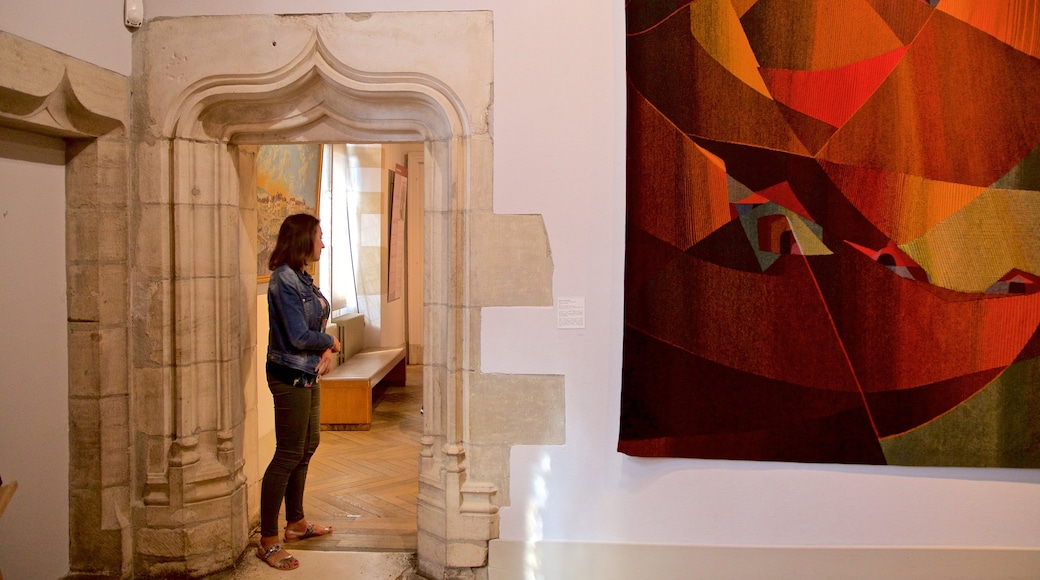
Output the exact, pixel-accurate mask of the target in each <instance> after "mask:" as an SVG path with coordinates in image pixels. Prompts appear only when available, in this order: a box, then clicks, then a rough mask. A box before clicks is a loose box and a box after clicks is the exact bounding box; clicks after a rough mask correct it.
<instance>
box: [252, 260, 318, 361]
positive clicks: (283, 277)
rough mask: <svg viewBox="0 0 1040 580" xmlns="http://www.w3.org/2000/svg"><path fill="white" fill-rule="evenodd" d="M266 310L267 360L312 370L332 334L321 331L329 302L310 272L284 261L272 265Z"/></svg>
mask: <svg viewBox="0 0 1040 580" xmlns="http://www.w3.org/2000/svg"><path fill="white" fill-rule="evenodd" d="M267 313H268V316H269V317H270V327H271V332H270V335H269V338H268V343H267V362H272V363H277V364H280V365H283V366H287V367H289V368H292V369H296V370H299V371H305V372H308V373H315V372H316V371H315V368H317V366H318V361H320V360H321V353H322V352H324V351H325V350H326V349H328V348H331V347H332V337H331V336H330V335H328V334H325V324H326V322H328V319H329V303H328V301H327V300H326V299H325V297H324V296H322V295H321V290H319V289H318V287H317V286H315V285H314V279H313V278H312V277H311V275H310V274H308V273H307V272H297V271H296V270H293V269H292V268H291V267H289V266H288V265H287V264H283V265H281V266H278V267H277V268H275V270H274V271H273V272H271V280H270V282H268V284H267Z"/></svg>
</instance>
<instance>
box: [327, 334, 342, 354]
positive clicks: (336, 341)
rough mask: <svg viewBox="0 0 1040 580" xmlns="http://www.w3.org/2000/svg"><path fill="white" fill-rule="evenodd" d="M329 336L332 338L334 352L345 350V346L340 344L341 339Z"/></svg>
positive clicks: (333, 335) (332, 335)
mask: <svg viewBox="0 0 1040 580" xmlns="http://www.w3.org/2000/svg"><path fill="white" fill-rule="evenodd" d="M329 336H331V337H332V352H333V353H337V352H339V351H341V350H343V345H342V344H340V342H339V337H337V336H336V335H335V334H330V335H329Z"/></svg>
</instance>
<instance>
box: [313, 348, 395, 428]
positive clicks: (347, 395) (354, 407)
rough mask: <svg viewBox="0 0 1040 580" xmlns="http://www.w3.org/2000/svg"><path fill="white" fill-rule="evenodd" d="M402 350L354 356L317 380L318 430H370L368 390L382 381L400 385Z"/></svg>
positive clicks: (363, 353) (377, 351)
mask: <svg viewBox="0 0 1040 580" xmlns="http://www.w3.org/2000/svg"><path fill="white" fill-rule="evenodd" d="M404 354H405V353H404V348H403V347H395V348H370V349H365V350H362V351H360V352H357V353H355V354H354V355H352V356H351V357H350V358H348V359H347V360H345V361H344V362H343V363H342V364H340V365H339V366H337V367H336V368H334V369H332V370H331V371H329V373H328V374H327V375H325V376H323V377H321V427H322V429H328V430H332V431H368V430H369V429H371V428H372V389H373V388H375V386H376V385H377V384H378V383H379V381H382V380H384V379H386V380H387V381H388V382H389V381H394V382H400V383H402V384H403V383H404V379H405V361H404Z"/></svg>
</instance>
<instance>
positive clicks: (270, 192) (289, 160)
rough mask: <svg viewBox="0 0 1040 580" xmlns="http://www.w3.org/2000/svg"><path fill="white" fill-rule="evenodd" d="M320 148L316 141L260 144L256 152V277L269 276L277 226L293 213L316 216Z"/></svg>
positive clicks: (276, 236) (261, 280)
mask: <svg viewBox="0 0 1040 580" xmlns="http://www.w3.org/2000/svg"><path fill="white" fill-rule="evenodd" d="M321 151H322V145H321V144H318V143H304V144H293V145H262V146H260V148H259V150H258V151H257V154H256V213H257V220H256V276H257V282H258V283H260V282H266V281H267V280H268V279H270V277H271V271H270V270H269V269H268V268H267V262H268V260H269V259H270V258H271V252H272V251H273V250H274V244H275V241H277V239H278V229H279V228H280V227H281V225H282V221H284V220H285V218H286V217H288V216H290V215H293V214H297V213H309V214H312V215H315V216H317V215H318V199H319V195H318V190H319V188H320V187H321V183H320V180H321Z"/></svg>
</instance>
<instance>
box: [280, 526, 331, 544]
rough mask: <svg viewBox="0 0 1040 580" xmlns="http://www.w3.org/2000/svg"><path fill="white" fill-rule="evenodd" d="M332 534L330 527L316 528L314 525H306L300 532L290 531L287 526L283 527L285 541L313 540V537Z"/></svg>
mask: <svg viewBox="0 0 1040 580" xmlns="http://www.w3.org/2000/svg"><path fill="white" fill-rule="evenodd" d="M331 533H332V526H317V527H315V526H314V524H307V529H306V530H304V531H302V532H297V531H296V530H290V529H289V526H285V541H286V542H295V541H297V540H306V539H307V538H313V537H315V536H324V535H325V534H331Z"/></svg>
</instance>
